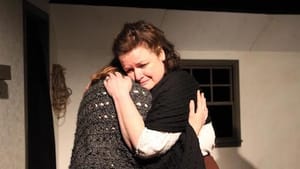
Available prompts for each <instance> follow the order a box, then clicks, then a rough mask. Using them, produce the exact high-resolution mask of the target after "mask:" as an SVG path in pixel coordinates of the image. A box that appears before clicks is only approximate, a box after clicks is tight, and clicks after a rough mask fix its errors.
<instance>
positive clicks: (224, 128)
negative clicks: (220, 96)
mask: <svg viewBox="0 0 300 169" xmlns="http://www.w3.org/2000/svg"><path fill="white" fill-rule="evenodd" d="M208 110H209V114H210V116H211V119H212V123H213V126H214V129H215V132H216V137H232V127H233V126H232V107H231V105H228V106H227V105H225V106H208Z"/></svg>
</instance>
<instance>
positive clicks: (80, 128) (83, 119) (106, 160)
mask: <svg viewBox="0 0 300 169" xmlns="http://www.w3.org/2000/svg"><path fill="white" fill-rule="evenodd" d="M130 96H131V98H132V99H133V101H134V103H135V104H136V107H137V109H138V111H139V112H140V113H141V115H142V116H143V118H144V119H145V117H146V114H147V111H148V110H149V109H150V107H151V100H152V97H151V94H150V93H149V92H148V91H147V90H145V89H144V88H142V87H140V86H139V85H137V84H135V83H133V87H132V90H131V91H130ZM139 168H140V167H139V166H138V164H137V162H136V161H135V159H134V158H133V154H132V153H131V152H130V150H129V149H128V148H127V146H126V144H125V142H124V140H123V139H122V136H121V131H120V127H119V123H118V118H117V113H116V110H115V107H114V104H113V100H112V98H111V97H110V96H109V95H108V93H107V91H106V89H105V87H104V85H103V81H102V80H99V81H98V82H97V83H95V84H94V85H93V86H91V87H90V88H89V89H88V90H87V91H86V93H85V94H84V96H83V99H82V101H81V103H80V107H79V110H78V114H77V127H76V132H75V140H74V146H73V150H72V157H71V163H70V166H69V169H139Z"/></svg>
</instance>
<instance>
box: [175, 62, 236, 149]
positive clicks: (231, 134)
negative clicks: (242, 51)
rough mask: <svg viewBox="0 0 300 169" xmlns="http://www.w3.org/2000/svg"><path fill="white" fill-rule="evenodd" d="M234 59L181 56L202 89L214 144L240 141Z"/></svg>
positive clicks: (222, 144) (233, 144)
mask: <svg viewBox="0 0 300 169" xmlns="http://www.w3.org/2000/svg"><path fill="white" fill-rule="evenodd" d="M238 64H239V63H238V60H182V62H181V67H182V68H183V70H185V71H187V72H189V73H190V74H191V75H192V76H194V77H195V79H196V80H197V81H198V82H199V84H200V89H201V90H202V91H203V92H204V95H205V97H206V101H207V106H208V109H209V113H210V117H211V119H212V123H213V126H214V129H215V132H216V146H217V147H235V146H240V145H241V134H240V133H241V129H240V103H239V99H240V98H239V69H238V67H239V65H238Z"/></svg>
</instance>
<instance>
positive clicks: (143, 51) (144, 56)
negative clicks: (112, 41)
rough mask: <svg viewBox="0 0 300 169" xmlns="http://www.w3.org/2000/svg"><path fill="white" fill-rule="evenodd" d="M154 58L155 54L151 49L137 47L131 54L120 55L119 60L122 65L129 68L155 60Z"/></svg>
mask: <svg viewBox="0 0 300 169" xmlns="http://www.w3.org/2000/svg"><path fill="white" fill-rule="evenodd" d="M153 56H155V54H154V53H153V52H152V50H151V49H149V48H147V47H145V46H137V47H136V48H134V49H133V50H131V51H130V52H128V53H125V54H123V55H120V57H119V59H120V62H121V63H122V65H125V66H129V65H134V64H138V63H141V62H144V61H147V60H149V59H152V58H155V57H153Z"/></svg>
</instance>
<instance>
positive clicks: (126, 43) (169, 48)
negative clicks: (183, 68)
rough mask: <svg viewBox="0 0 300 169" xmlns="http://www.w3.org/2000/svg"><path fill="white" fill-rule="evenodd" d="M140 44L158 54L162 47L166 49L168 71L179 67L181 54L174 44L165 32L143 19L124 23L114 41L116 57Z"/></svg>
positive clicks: (113, 49) (165, 63)
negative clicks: (166, 36)
mask: <svg viewBox="0 0 300 169" xmlns="http://www.w3.org/2000/svg"><path fill="white" fill-rule="evenodd" d="M139 45H144V46H145V47H147V48H149V49H150V50H152V51H153V52H154V53H155V54H157V55H159V54H160V52H161V49H162V50H164V52H165V55H166V60H165V62H164V65H165V68H166V71H167V72H168V71H173V70H176V69H178V68H179V61H180V55H179V54H178V52H177V51H176V50H175V49H174V45H173V44H172V43H171V42H170V41H168V40H167V39H166V38H165V35H164V32H163V31H162V30H160V29H159V28H157V27H156V26H154V25H153V24H151V23H147V22H145V21H142V20H141V21H137V22H132V23H125V24H124V26H123V29H122V30H121V32H120V33H119V34H118V35H117V37H116V39H115V40H114V43H113V47H112V51H113V54H114V57H115V58H117V59H118V58H119V56H120V55H123V54H126V53H128V52H130V51H131V50H133V49H134V48H136V47H137V46H139Z"/></svg>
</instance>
